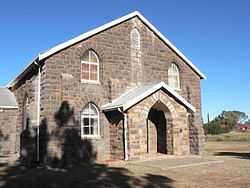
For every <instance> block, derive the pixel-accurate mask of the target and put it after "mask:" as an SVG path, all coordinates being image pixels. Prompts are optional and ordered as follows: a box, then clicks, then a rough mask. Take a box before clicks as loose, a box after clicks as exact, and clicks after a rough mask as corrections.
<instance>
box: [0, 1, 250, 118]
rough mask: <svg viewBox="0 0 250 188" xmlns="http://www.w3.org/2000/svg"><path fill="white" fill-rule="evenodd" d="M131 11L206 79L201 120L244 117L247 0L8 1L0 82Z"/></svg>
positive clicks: (248, 65) (249, 106)
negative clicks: (229, 114) (229, 113)
mask: <svg viewBox="0 0 250 188" xmlns="http://www.w3.org/2000/svg"><path fill="white" fill-rule="evenodd" d="M135 10H138V11H139V12H140V13H141V14H142V15H143V16H144V17H145V18H146V19H148V20H149V21H150V22H151V23H152V24H153V25H154V26H155V27H156V28H157V29H158V30H159V31H160V32H161V33H162V34H163V35H164V36H166V38H168V39H169V40H170V41H171V42H172V43H173V44H174V45H175V46H176V47H177V48H178V49H179V50H181V52H182V53H184V54H185V56H186V57H187V58H189V59H190V60H191V61H192V62H193V63H194V64H195V65H196V66H197V67H198V68H199V69H200V70H201V71H202V72H203V73H204V74H205V75H206V76H207V78H208V79H207V80H201V88H202V107H203V118H204V122H206V116H207V113H210V119H211V118H214V117H215V116H217V115H219V114H220V113H221V111H222V110H239V111H242V112H245V113H247V114H248V115H250V102H249V98H250V71H249V70H250V21H249V20H250V11H249V10H250V1H249V0H175V1H172V0H171V1H170V0H155V1H151V0H150V1H146V0H144V1H142V0H137V1H132V0H126V1H118V0H117V1H115V0H105V1H101V0H92V1H84V0H71V1H65V0H60V1H59V0H43V1H41V0H39V1H38V0H22V1H20V0H8V1H1V5H0V25H1V28H0V41H1V46H0V64H1V69H0V85H2V86H5V85H7V84H8V83H9V82H10V81H11V80H12V79H13V78H14V77H15V76H16V75H17V74H18V73H19V72H20V71H21V70H22V69H23V68H24V67H25V66H26V65H27V64H28V63H29V62H30V61H31V60H32V58H34V57H35V56H36V55H37V54H38V53H39V52H42V51H45V50H47V49H49V48H51V47H53V46H56V45H58V44H60V43H62V42H65V41H67V40H69V39H71V38H74V37H75V36H77V35H80V34H82V33H84V32H86V31H89V30H91V29H94V28H96V27H98V26H100V25H103V24H105V23H107V22H110V21H112V20H114V19H117V18H119V17H121V16H124V15H126V14H128V13H130V12H133V11H135Z"/></svg>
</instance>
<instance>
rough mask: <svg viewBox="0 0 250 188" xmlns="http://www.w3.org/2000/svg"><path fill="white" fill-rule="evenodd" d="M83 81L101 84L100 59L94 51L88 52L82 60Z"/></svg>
mask: <svg viewBox="0 0 250 188" xmlns="http://www.w3.org/2000/svg"><path fill="white" fill-rule="evenodd" d="M81 81H83V82H99V59H98V56H97V55H96V53H95V52H94V51H93V50H88V51H87V52H86V53H84V55H83V56H82V58H81Z"/></svg>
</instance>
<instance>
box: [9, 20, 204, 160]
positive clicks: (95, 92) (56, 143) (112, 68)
mask: <svg viewBox="0 0 250 188" xmlns="http://www.w3.org/2000/svg"><path fill="white" fill-rule="evenodd" d="M135 27H136V28H137V30H138V31H139V33H140V45H141V47H140V50H137V51H136V55H135V56H136V57H134V56H131V52H132V51H131V45H130V40H131V38H130V32H131V30H132V29H133V28H135ZM89 49H92V50H94V51H95V52H96V54H97V55H98V57H99V70H100V74H99V77H100V78H99V80H100V82H99V83H86V82H81V63H80V62H81V56H82V55H83V54H84V53H85V52H86V51H87V50H89ZM133 54H134V53H133ZM135 62H137V63H138V65H136V66H133V65H134V64H135ZM173 62H174V63H175V64H176V65H177V66H178V68H179V70H180V80H181V90H180V91H178V93H179V94H180V95H182V96H183V97H184V98H185V99H186V100H188V101H189V102H190V103H191V104H192V105H193V106H195V107H196V109H197V112H196V113H195V114H191V117H190V118H189V123H190V130H186V128H183V132H182V133H180V132H179V131H180V127H178V126H175V127H174V128H173V130H171V129H167V130H168V131H170V130H171V131H173V133H174V134H176V135H179V134H180V135H187V133H188V131H190V133H191V135H190V138H189V140H190V147H191V151H192V152H195V153H200V151H202V141H203V140H202V136H199V133H202V129H201V130H199V131H200V132H199V131H196V130H197V128H196V127H200V126H201V99H200V78H199V76H198V75H197V74H196V73H195V72H194V71H193V70H192V68H190V66H188V65H187V64H186V63H185V62H184V61H183V60H182V59H181V58H180V57H179V56H178V55H177V54H176V53H175V52H173V51H172V50H171V49H170V48H169V47H168V46H166V44H164V42H163V41H162V40H161V39H159V37H158V36H156V35H155V33H154V32H153V31H151V30H150V29H149V28H148V27H147V26H145V24H144V23H143V22H142V21H141V20H140V19H138V18H137V17H135V18H132V19H130V20H127V21H125V22H123V23H121V24H119V25H116V26H114V27H112V28H109V29H107V30H105V31H103V32H100V33H98V34H96V35H94V36H91V37H89V38H88V39H86V40H83V41H81V42H78V43H77V44H74V45H72V46H70V47H68V48H66V49H63V50H61V51H60V52H58V53H56V54H54V55H51V56H50V57H49V58H47V59H46V60H45V61H44V62H42V63H44V66H43V67H42V77H41V106H40V109H41V117H40V120H41V122H46V125H47V131H48V134H49V135H50V140H49V141H48V144H47V145H46V147H47V148H48V150H49V151H48V154H49V155H50V156H58V157H60V156H61V155H62V140H61V139H60V136H59V137H58V136H55V134H53V133H55V132H56V131H57V130H58V124H57V122H56V120H55V114H56V113H57V112H58V111H59V110H60V107H61V105H62V104H63V103H65V102H66V103H67V104H68V105H69V108H70V109H72V110H73V111H74V115H73V117H72V118H73V119H74V124H75V127H76V129H77V130H78V133H80V113H81V111H82V109H83V107H84V106H85V105H86V104H87V103H89V102H92V103H94V104H95V105H96V106H97V107H98V108H99V113H100V137H98V138H94V139H90V143H91V145H92V147H93V151H94V152H96V153H97V160H105V159H109V158H110V153H112V152H111V150H110V148H111V147H113V145H119V148H120V151H121V150H122V147H120V146H121V144H120V143H116V144H114V139H113V138H111V137H110V132H111V134H112V136H114V134H115V132H114V129H117V127H114V125H112V123H110V122H109V121H108V119H107V118H106V116H105V114H104V113H102V112H101V110H100V107H101V106H102V105H104V104H106V103H108V102H110V101H111V100H113V99H115V98H117V97H119V96H120V95H121V94H123V93H124V92H126V91H128V90H129V89H131V88H133V87H135V85H139V84H143V83H147V82H152V81H164V82H165V83H168V80H167V79H168V75H167V74H168V71H167V70H168V67H169V65H170V64H171V63H173ZM36 73H37V71H33V75H31V76H29V77H27V78H23V81H21V82H19V83H18V84H17V85H16V86H15V87H14V88H13V90H14V92H15V95H16V96H17V99H18V103H19V107H20V108H19V119H18V122H19V126H20V125H21V123H22V120H21V119H22V118H21V117H22V106H23V105H22V103H23V102H22V100H23V98H24V96H25V93H28V96H29V98H30V106H29V108H30V109H31V110H30V111H31V112H32V114H31V115H30V116H31V124H32V125H33V124H36V123H37V122H36V120H35V119H34V118H33V117H35V113H36V110H35V106H36V98H35V96H37V95H36V90H35V88H36V83H37V78H36V77H37V76H36ZM134 74H135V75H134ZM132 109H134V108H132ZM135 109H136V108H135ZM184 111H185V109H182V108H181V107H178V109H176V112H175V113H177V112H178V117H179V119H178V118H176V120H175V121H176V122H177V124H179V125H180V126H181V124H182V123H184V124H185V123H186V119H185V118H184V116H185V115H186V114H185V115H183V113H184ZM137 112H139V113H137V114H140V111H137ZM129 116H133V115H132V114H131V113H129ZM185 117H186V116H185ZM135 118H137V120H136V121H138V122H139V124H140V125H139V126H142V127H143V126H145V119H143V118H142V117H141V116H140V115H139V116H138V117H135ZM133 119H134V118H133ZM133 121H135V120H133ZM138 122H137V123H138ZM130 123H131V122H130ZM169 125H171V123H169ZM118 127H120V128H118V129H119V130H121V124H118ZM130 128H131V131H132V132H133V131H134V132H136V131H139V129H140V128H139V129H137V130H132V129H134V128H135V127H133V124H131V127H130ZM136 128H138V127H136ZM110 129H112V130H110ZM142 130H143V129H142ZM20 132H21V128H18V134H17V135H20ZM118 132H119V134H120V132H121V131H118ZM129 134H130V133H129ZM120 135H121V134H120ZM131 136H132V133H131ZM17 137H19V136H17ZM137 137H138V135H137ZM131 139H132V140H133V136H132V137H131ZM142 139H144V137H143V136H142ZM173 139H175V140H176V141H174V142H173V146H168V147H169V148H170V147H174V148H180V149H179V151H177V150H175V149H174V150H173V152H174V153H185V152H187V146H186V145H185V144H183V143H184V142H186V141H187V140H188V139H182V137H180V139H179V138H173ZM177 140H178V141H177ZM117 142H120V140H119V141H117ZM18 143H19V141H17V145H18ZM110 143H112V146H111V145H110ZM131 144H132V142H131ZM184 145H185V146H184ZM130 147H131V148H130V149H131V151H132V150H133V149H135V150H136V149H137V148H132V147H138V146H132V145H130ZM141 147H142V148H141V149H142V150H143V151H142V153H143V152H144V150H145V148H144V146H141ZM188 148H189V147H188ZM139 153H141V152H139ZM112 155H113V154H112ZM113 156H114V155H113ZM119 156H121V154H119ZM131 157H132V156H131ZM119 158H120V157H119Z"/></svg>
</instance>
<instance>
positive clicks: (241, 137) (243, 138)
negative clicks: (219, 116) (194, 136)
mask: <svg viewBox="0 0 250 188" xmlns="http://www.w3.org/2000/svg"><path fill="white" fill-rule="evenodd" d="M206 141H226V142H234V141H238V142H250V132H239V131H232V132H230V133H224V134H218V135H207V136H206Z"/></svg>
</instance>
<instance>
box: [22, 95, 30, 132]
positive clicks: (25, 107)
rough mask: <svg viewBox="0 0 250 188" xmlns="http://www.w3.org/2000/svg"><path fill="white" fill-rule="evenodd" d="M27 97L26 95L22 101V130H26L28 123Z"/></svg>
mask: <svg viewBox="0 0 250 188" xmlns="http://www.w3.org/2000/svg"><path fill="white" fill-rule="evenodd" d="M28 108H29V97H28V95H27V94H26V95H25V97H24V100H23V123H22V130H24V129H26V128H27V125H28V123H29V122H28V121H29V115H28V113H29V109H28Z"/></svg>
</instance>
